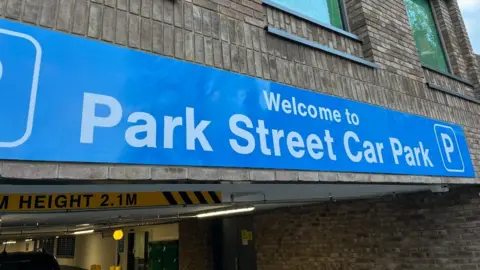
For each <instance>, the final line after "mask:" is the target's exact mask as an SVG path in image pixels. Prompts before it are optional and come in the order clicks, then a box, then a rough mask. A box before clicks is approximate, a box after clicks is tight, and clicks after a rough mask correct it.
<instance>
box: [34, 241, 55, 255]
mask: <svg viewBox="0 0 480 270" xmlns="http://www.w3.org/2000/svg"><path fill="white" fill-rule="evenodd" d="M54 240H55V238H48V239H41V240H40V244H39V246H38V247H39V248H40V249H42V250H45V252H47V253H48V254H53V249H54Z"/></svg>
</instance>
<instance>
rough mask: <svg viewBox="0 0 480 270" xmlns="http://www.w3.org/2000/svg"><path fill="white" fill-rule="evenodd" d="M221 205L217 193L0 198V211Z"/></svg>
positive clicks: (114, 193) (92, 194)
mask: <svg viewBox="0 0 480 270" xmlns="http://www.w3.org/2000/svg"><path fill="white" fill-rule="evenodd" d="M220 203H222V194H221V192H218V191H172V192H106V193H101V192H98V193H63V194H5V195H0V211H3V212H7V211H55V210H87V209H112V208H132V207H154V206H169V205H203V204H220Z"/></svg>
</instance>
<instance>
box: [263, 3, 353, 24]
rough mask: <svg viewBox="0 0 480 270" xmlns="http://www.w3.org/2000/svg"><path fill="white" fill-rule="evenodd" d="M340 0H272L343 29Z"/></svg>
mask: <svg viewBox="0 0 480 270" xmlns="http://www.w3.org/2000/svg"><path fill="white" fill-rule="evenodd" d="M341 1H342V0H273V1H272V2H275V3H277V4H279V5H282V6H284V7H286V8H289V9H291V10H293V11H295V12H297V13H299V14H301V15H304V16H307V17H310V18H312V19H314V20H317V21H320V22H322V23H325V24H329V25H332V26H335V27H337V28H341V29H344V26H343V17H342V6H341Z"/></svg>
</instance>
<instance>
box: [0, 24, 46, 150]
mask: <svg viewBox="0 0 480 270" xmlns="http://www.w3.org/2000/svg"><path fill="white" fill-rule="evenodd" d="M0 43H1V44H2V51H0V130H2V132H0V148H13V147H17V146H20V145H22V144H23V143H25V142H26V141H27V140H28V139H29V138H30V135H31V133H32V129H33V119H34V116H35V103H36V99H37V89H38V80H39V76H40V64H41V58H42V48H41V46H40V44H39V43H38V41H37V40H35V39H34V38H33V37H31V36H29V35H26V34H24V33H20V32H15V31H11V30H8V29H2V28H0ZM12 52H15V53H12ZM5 127H8V128H5Z"/></svg>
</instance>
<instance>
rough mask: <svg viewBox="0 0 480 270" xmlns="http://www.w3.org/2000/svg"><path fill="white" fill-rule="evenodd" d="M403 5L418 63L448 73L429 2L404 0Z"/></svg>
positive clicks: (424, 0)
mask: <svg viewBox="0 0 480 270" xmlns="http://www.w3.org/2000/svg"><path fill="white" fill-rule="evenodd" d="M405 5H406V7H407V15H408V18H409V20H410V26H411V28H412V32H413V37H414V39H415V43H416V45H417V51H418V54H419V56H420V62H422V64H423V65H425V66H427V67H430V68H434V69H437V70H440V71H443V72H449V69H448V65H447V57H446V55H445V51H444V50H443V46H442V42H441V40H440V35H439V33H438V30H437V26H436V24H435V19H434V17H433V13H432V8H431V6H430V3H429V0H405Z"/></svg>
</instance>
